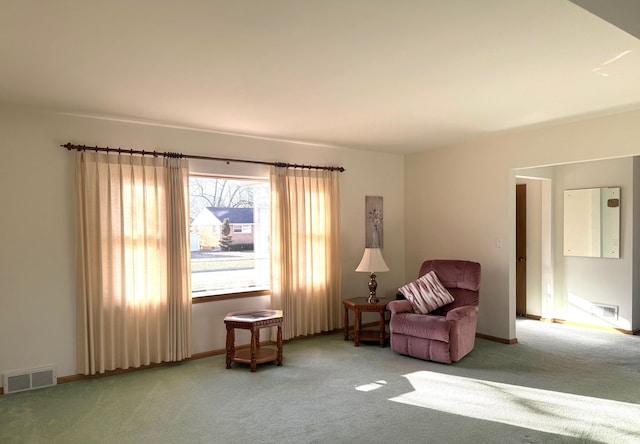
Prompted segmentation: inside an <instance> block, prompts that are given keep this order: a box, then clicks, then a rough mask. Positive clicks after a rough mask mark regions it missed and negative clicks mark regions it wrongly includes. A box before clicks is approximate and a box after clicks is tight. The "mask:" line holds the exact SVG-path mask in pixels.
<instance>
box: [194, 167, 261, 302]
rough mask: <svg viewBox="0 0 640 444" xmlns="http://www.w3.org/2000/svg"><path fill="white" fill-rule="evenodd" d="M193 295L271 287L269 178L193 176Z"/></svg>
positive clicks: (209, 294) (238, 291)
mask: <svg viewBox="0 0 640 444" xmlns="http://www.w3.org/2000/svg"><path fill="white" fill-rule="evenodd" d="M189 195H190V203H191V213H190V216H191V217H190V220H191V226H190V231H191V239H190V245H191V287H192V291H193V296H194V297H200V296H215V295H223V294H231V293H243V292H248V291H256V290H269V289H270V288H271V282H270V270H269V229H270V227H269V225H270V214H269V204H270V202H269V199H270V196H269V181H268V180H267V179H255V178H254V179H240V178H226V177H215V176H202V175H191V176H190V177H189Z"/></svg>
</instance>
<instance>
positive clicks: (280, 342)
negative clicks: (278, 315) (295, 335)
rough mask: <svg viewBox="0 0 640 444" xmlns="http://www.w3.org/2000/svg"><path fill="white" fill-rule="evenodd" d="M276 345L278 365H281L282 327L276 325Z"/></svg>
mask: <svg viewBox="0 0 640 444" xmlns="http://www.w3.org/2000/svg"><path fill="white" fill-rule="evenodd" d="M276 344H277V347H278V365H282V325H280V324H278V333H277V339H276Z"/></svg>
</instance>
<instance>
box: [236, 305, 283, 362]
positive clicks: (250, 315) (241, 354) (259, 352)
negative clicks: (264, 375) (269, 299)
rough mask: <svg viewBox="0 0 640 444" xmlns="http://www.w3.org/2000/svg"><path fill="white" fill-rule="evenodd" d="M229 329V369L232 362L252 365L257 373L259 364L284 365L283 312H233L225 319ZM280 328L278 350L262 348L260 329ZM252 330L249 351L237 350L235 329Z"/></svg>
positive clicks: (277, 342)
mask: <svg viewBox="0 0 640 444" xmlns="http://www.w3.org/2000/svg"><path fill="white" fill-rule="evenodd" d="M224 323H225V325H226V327H227V368H231V363H232V362H238V363H242V364H250V365H251V371H252V372H255V371H256V367H257V364H262V363H263V362H270V361H276V360H277V361H278V366H281V365H282V310H251V311H232V312H230V313H227V316H226V317H225V318H224ZM267 327H278V335H277V341H276V346H277V348H276V349H273V348H270V347H266V348H261V347H260V329H261V328H267ZM236 328H241V329H244V330H251V344H250V347H249V350H238V351H236V348H235V329H236Z"/></svg>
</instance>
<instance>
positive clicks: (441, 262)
mask: <svg viewBox="0 0 640 444" xmlns="http://www.w3.org/2000/svg"><path fill="white" fill-rule="evenodd" d="M430 271H434V272H435V273H436V276H438V279H439V280H440V282H442V285H444V286H445V287H446V288H447V290H449V293H451V296H453V298H454V299H455V301H454V302H452V303H451V304H448V305H445V306H444V307H441V308H440V309H439V310H437V311H436V312H434V314H444V313H446V312H447V311H449V310H451V309H453V308H456V307H461V306H463V305H476V306H477V305H478V304H479V303H480V271H481V270H480V264H479V263H477V262H471V261H460V260H453V259H436V260H430V261H425V262H423V263H422V266H421V267H420V273H419V274H418V277H420V276H422V275H425V274H427V273H428V272H430ZM438 311H439V312H440V313H438Z"/></svg>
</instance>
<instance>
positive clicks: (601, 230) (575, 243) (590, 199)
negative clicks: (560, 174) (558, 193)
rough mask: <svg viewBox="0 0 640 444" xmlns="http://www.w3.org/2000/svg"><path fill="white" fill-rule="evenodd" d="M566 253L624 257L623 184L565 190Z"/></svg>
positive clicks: (566, 254)
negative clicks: (621, 190) (621, 199)
mask: <svg viewBox="0 0 640 444" xmlns="http://www.w3.org/2000/svg"><path fill="white" fill-rule="evenodd" d="M564 255H565V256H583V257H607V258H619V257H620V187H607V188H585V189H580V190H565V191H564Z"/></svg>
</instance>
